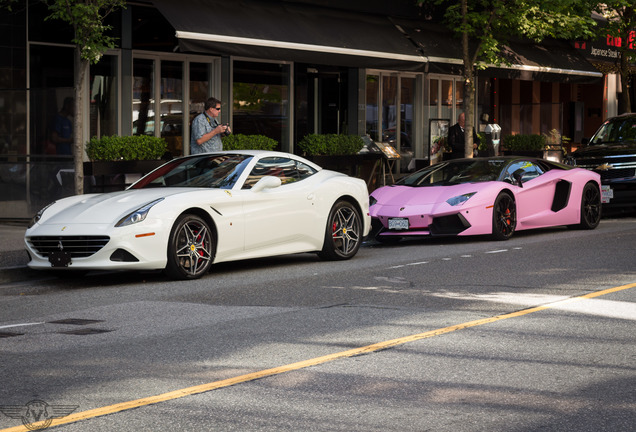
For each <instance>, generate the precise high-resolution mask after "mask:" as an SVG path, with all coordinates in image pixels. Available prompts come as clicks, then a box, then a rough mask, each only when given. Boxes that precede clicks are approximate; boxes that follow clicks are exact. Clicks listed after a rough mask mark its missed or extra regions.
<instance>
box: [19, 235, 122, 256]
mask: <svg viewBox="0 0 636 432" xmlns="http://www.w3.org/2000/svg"><path fill="white" fill-rule="evenodd" d="M109 240H110V237H108V236H34V237H29V238H27V241H28V242H29V244H30V245H31V246H32V247H33V248H34V249H35V250H36V251H37V252H38V253H39V254H40V255H41V256H45V257H48V256H49V254H50V253H51V252H56V251H60V250H63V251H65V252H70V254H71V257H72V258H86V257H89V256H91V255H93V254H95V253H97V252H98V251H99V250H100V249H102V248H103V247H104V246H106V243H108V241H109Z"/></svg>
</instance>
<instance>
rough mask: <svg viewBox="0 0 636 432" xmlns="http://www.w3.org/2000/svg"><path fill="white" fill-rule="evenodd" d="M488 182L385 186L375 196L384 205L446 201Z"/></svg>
mask: <svg viewBox="0 0 636 432" xmlns="http://www.w3.org/2000/svg"><path fill="white" fill-rule="evenodd" d="M485 184H486V183H479V184H473V183H464V184H459V185H454V186H430V187H428V186H426V187H411V186H384V187H381V188H379V189H377V190H375V191H374V192H373V193H372V194H371V196H373V197H374V198H375V199H376V200H377V201H378V204H379V205H382V206H401V207H404V206H408V205H426V204H435V203H439V202H444V201H446V200H447V199H449V198H453V197H456V196H459V195H463V194H465V193H471V192H477V191H478V190H480V189H483V187H484V185H485Z"/></svg>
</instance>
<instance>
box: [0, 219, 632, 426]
mask: <svg viewBox="0 0 636 432" xmlns="http://www.w3.org/2000/svg"><path fill="white" fill-rule="evenodd" d="M635 245H636V219H634V218H617V219H604V220H603V221H602V222H601V225H600V226H599V228H598V229H596V230H594V231H571V230H567V229H561V228H557V229H551V230H541V231H536V232H532V233H517V234H516V235H515V236H514V237H513V238H512V239H511V240H510V241H507V242H491V241H488V240H487V239H483V238H473V239H435V240H430V239H429V240H414V241H408V242H403V243H402V244H399V245H397V246H383V245H379V244H376V243H374V242H369V243H367V244H365V245H364V246H363V248H362V249H361V251H360V253H359V254H358V255H357V256H356V257H355V258H354V259H352V260H350V261H347V262H336V263H329V262H321V261H320V260H318V259H317V258H316V257H315V256H313V255H310V254H302V255H293V256H285V257H278V258H271V259H262V260H251V261H245V262H239V263H229V264H221V265H219V266H215V267H214V268H213V270H212V272H211V273H210V274H209V275H207V276H206V277H204V278H202V279H201V280H198V281H190V282H176V281H170V280H166V279H165V278H164V277H163V275H162V274H161V273H94V274H89V275H88V276H86V277H85V278H81V279H76V280H68V279H58V278H54V277H53V278H51V277H49V276H48V275H46V274H40V273H30V272H27V275H28V276H29V277H28V279H26V280H25V279H20V280H11V281H4V283H0V334H4V335H5V337H0V357H1V358H2V362H0V377H2V378H1V380H2V385H1V386H0V411H1V412H2V413H0V432H1V431H5V430H26V429H25V428H24V426H21V424H22V422H21V420H20V419H19V418H12V417H11V416H8V415H7V414H6V413H5V410H3V407H5V408H6V407H10V408H11V407H12V408H13V409H14V411H13V412H17V411H16V410H18V411H20V409H22V408H23V407H26V405H27V403H28V402H30V401H34V400H38V401H42V402H44V403H45V404H46V405H47V407H48V408H49V410H50V412H57V413H58V414H59V415H60V416H61V417H62V415H64V416H63V417H62V418H61V419H60V420H59V421H60V422H62V423H63V424H62V425H60V426H55V427H53V426H54V424H53V425H51V428H52V430H64V431H86V430H90V431H133V430H135V431H146V430H147V431H175V430H184V431H185V430H187V431H189V430H209V431H345V430H346V431H389V430H391V431H393V430H395V431H398V430H400V431H406V430H408V431H428V430H430V431H433V430H434V431H451V430H452V431H499V430H501V431H504V430H505V431H537V430H541V431H564V430H572V431H604V430H607V431H628V430H629V431H631V430H634V428H635V427H636V385H635V384H636V343H635V342H636V333H635V332H634V328H635V327H634V321H635V320H636V307H635V306H634V302H636V265H635V264H634V256H636V253H635V252H636V246H635ZM69 320H72V321H69ZM81 320H85V321H81ZM7 334H9V335H7ZM64 407H66V408H67V409H68V410H70V409H71V408H72V409H73V412H72V413H71V414H70V415H65V414H67V413H66V412H63V410H62V408H64ZM56 410H57V411H56ZM21 412H23V413H24V412H26V409H22V411H21ZM65 422H66V423H65Z"/></svg>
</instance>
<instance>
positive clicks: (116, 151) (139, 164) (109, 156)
mask: <svg viewBox="0 0 636 432" xmlns="http://www.w3.org/2000/svg"><path fill="white" fill-rule="evenodd" d="M167 149H168V144H167V143H166V141H165V140H164V139H163V138H156V137H152V136H148V135H134V136H117V135H113V136H103V137H100V138H98V137H93V138H92V139H91V140H90V141H89V142H88V144H87V145H86V154H87V155H88V158H89V159H90V162H84V174H85V175H86V176H93V177H94V179H95V184H94V185H93V186H94V187H93V188H92V189H94V190H93V191H95V192H106V191H108V190H121V189H124V188H125V186H126V185H127V184H130V183H132V182H133V181H135V179H137V178H139V177H140V176H141V175H143V174H147V173H149V172H150V171H152V170H154V169H155V168H157V167H159V166H160V165H162V164H163V163H165V160H162V158H163V157H164V156H165V155H166V151H167Z"/></svg>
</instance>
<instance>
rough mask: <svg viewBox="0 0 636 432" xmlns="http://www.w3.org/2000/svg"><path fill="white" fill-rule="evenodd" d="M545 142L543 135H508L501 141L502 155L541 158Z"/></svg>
mask: <svg viewBox="0 0 636 432" xmlns="http://www.w3.org/2000/svg"><path fill="white" fill-rule="evenodd" d="M546 142H547V139H546V136H545V135H539V134H517V135H508V136H506V137H504V139H503V147H504V154H508V155H518V156H534V157H539V158H542V157H543V151H544V150H545V145H546Z"/></svg>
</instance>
